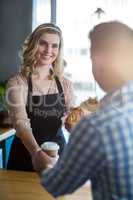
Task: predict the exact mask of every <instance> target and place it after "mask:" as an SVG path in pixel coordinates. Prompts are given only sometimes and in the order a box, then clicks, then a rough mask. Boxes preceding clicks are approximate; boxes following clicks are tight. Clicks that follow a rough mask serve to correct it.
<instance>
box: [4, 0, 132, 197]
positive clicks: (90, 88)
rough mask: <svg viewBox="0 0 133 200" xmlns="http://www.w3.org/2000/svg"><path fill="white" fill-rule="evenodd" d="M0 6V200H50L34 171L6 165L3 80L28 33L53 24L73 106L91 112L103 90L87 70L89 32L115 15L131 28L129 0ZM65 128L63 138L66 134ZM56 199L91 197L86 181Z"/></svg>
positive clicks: (46, 0)
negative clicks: (61, 42) (60, 42)
mask: <svg viewBox="0 0 133 200" xmlns="http://www.w3.org/2000/svg"><path fill="white" fill-rule="evenodd" d="M0 5H1V6H0V21H1V23H0V24H1V31H0V41H1V42H0V44H1V45H0V199H1V200H23V199H29V200H54V198H53V197H52V196H51V195H50V194H49V193H48V192H47V191H46V190H45V189H44V188H43V187H42V186H41V184H40V179H39V177H38V174H37V173H36V172H23V171H15V170H14V171H12V170H7V169H6V167H7V162H8V157H9V153H10V147H11V144H12V141H13V138H14V135H15V132H16V131H15V129H14V128H13V127H12V124H11V123H10V119H9V116H8V108H7V107H6V106H7V105H6V102H5V90H6V83H7V80H8V79H9V78H10V77H11V76H13V75H14V74H15V73H17V72H18V71H19V66H20V59H19V49H20V48H21V45H22V43H23V41H24V40H25V38H26V37H27V35H29V34H30V33H31V32H32V30H34V29H35V28H36V27H37V26H38V25H40V24H41V23H45V22H46V23H48V22H52V23H54V24H57V25H58V26H59V27H60V28H61V30H62V32H63V37H64V59H65V61H66V63H67V64H66V66H65V68H64V72H65V74H66V76H67V77H68V78H70V79H71V80H72V82H73V84H74V90H75V105H76V106H79V105H81V106H83V107H85V108H86V107H87V106H90V107H89V108H88V107H87V109H88V111H90V112H94V111H95V110H96V109H97V105H98V102H99V101H100V99H101V98H102V97H103V96H104V94H105V93H104V92H103V91H102V90H101V89H100V88H99V86H98V85H97V83H96V82H95V80H94V77H93V75H92V72H91V60H90V55H89V42H88V37H87V36H88V32H89V31H90V30H91V28H92V27H93V26H94V25H96V24H98V23H100V22H104V21H108V20H115V19H116V20H121V21H122V22H124V23H126V24H128V25H129V26H131V27H133V21H132V7H133V3H132V0H117V1H116V0H93V1H90V0H67V1H65V0H61V1H60V0H28V1H27V0H23V1H20V0H19V1H18V0H12V1H10V0H1V1H0ZM75 66H76V67H75ZM81 66H82V67H81ZM81 74H82V75H81ZM91 103H92V105H90V104H91ZM64 129H65V128H64ZM64 132H65V133H64V134H65V138H66V141H67V142H68V140H69V132H68V131H67V130H65V131H64ZM58 199H60V200H67V199H69V200H92V199H93V197H92V193H91V181H90V180H88V181H87V182H86V184H85V185H83V186H82V187H81V188H80V189H78V190H76V191H75V192H74V193H72V194H70V195H65V196H62V197H60V198H58Z"/></svg>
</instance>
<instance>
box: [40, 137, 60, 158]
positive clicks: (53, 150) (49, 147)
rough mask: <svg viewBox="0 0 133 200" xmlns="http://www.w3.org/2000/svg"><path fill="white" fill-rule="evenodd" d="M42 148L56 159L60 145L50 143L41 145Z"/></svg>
mask: <svg viewBox="0 0 133 200" xmlns="http://www.w3.org/2000/svg"><path fill="white" fill-rule="evenodd" d="M41 148H42V150H43V151H45V153H47V154H48V155H49V156H51V157H56V156H57V155H58V151H59V145H58V144H57V143H56V142H52V141H48V142H44V143H43V144H41Z"/></svg>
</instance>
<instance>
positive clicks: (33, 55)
mask: <svg viewBox="0 0 133 200" xmlns="http://www.w3.org/2000/svg"><path fill="white" fill-rule="evenodd" d="M45 38H46V40H47V38H48V40H50V42H53V43H54V42H55V44H53V45H54V46H52V48H53V55H52V56H51V55H50V53H49V52H48V51H49V50H48V48H47V47H45V49H44V51H45V52H46V51H47V52H46V53H45V55H46V54H47V55H48V56H50V59H48V58H46V59H45V63H44V64H48V65H51V66H52V70H51V74H54V75H56V76H59V75H60V74H61V72H62V64H63V58H62V48H63V39H62V32H61V30H60V28H59V27H58V26H56V25H54V24H52V23H45V24H41V25H40V26H38V27H37V28H36V29H35V30H34V31H33V32H32V33H31V34H30V35H29V36H28V37H27V38H26V40H25V42H24V45H23V48H22V52H21V61H22V69H21V70H22V73H23V74H24V75H25V76H28V74H29V72H34V70H35V68H36V67H37V65H38V62H39V51H40V49H41V48H40V46H41V43H42V42H45V41H43V40H44V39H45ZM51 40H52V41H51ZM46 42H47V41H46ZM46 45H47V44H46ZM46 45H43V44H42V46H46ZM39 48H40V49H39ZM40 54H41V53H40ZM47 55H46V56H47ZM48 60H49V62H50V63H46V61H47V62H48Z"/></svg>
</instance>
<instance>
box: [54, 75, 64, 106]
mask: <svg viewBox="0 0 133 200" xmlns="http://www.w3.org/2000/svg"><path fill="white" fill-rule="evenodd" d="M54 78H55V81H56V84H57V88H58V91H59V94H61V97H62V103H63V104H64V107H65V110H66V106H65V105H66V103H65V96H64V91H63V88H62V85H61V83H60V81H59V79H58V77H57V76H55V77H54Z"/></svg>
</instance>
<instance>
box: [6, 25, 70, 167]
mask: <svg viewBox="0 0 133 200" xmlns="http://www.w3.org/2000/svg"><path fill="white" fill-rule="evenodd" d="M62 45H63V41H62V33H61V30H60V29H59V27H57V26H56V25H54V24H52V23H46V24H42V25H40V26H38V27H37V28H36V29H35V30H34V31H33V32H32V33H31V35H30V36H28V38H27V39H26V40H25V42H24V45H23V48H22V51H21V61H22V62H21V63H22V64H21V71H20V73H18V74H17V75H15V76H14V77H12V78H10V80H9V81H8V85H7V102H8V105H9V110H10V117H11V120H12V123H13V126H14V128H15V129H16V136H15V137H14V140H13V143H12V146H11V151H10V155H9V160H8V164H7V169H11V170H23V171H34V169H33V166H32V159H33V158H34V156H35V155H36V153H37V152H38V151H39V150H40V145H41V144H42V143H43V142H45V141H54V142H57V143H58V144H59V146H60V152H59V154H61V153H62V151H63V149H64V146H65V138H64V135H63V132H62V119H63V118H65V117H66V115H67V113H68V112H69V110H70V108H71V107H72V106H73V105H72V104H73V89H72V83H71V82H70V81H69V80H68V79H67V78H65V77H64V76H63V72H62V70H63V69H62V68H63V66H62V64H63V58H62Z"/></svg>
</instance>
